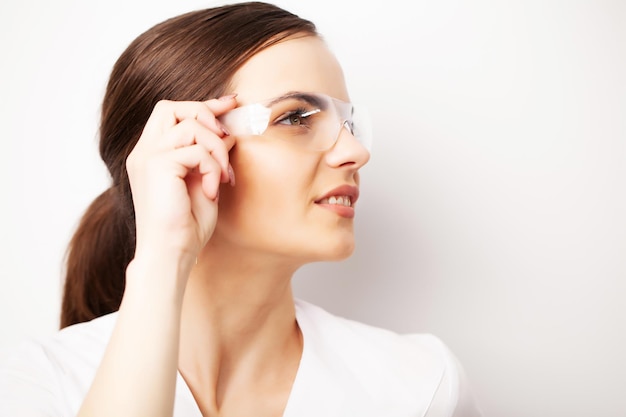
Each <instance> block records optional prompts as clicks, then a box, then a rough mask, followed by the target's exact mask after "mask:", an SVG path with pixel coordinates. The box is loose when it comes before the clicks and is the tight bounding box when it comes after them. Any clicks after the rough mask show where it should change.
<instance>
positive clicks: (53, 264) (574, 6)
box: [0, 0, 626, 417]
mask: <svg viewBox="0 0 626 417" xmlns="http://www.w3.org/2000/svg"><path fill="white" fill-rule="evenodd" d="M213 4H217V3H215V2H209V1H202V2H201V1H177V2H173V1H134V2H129V1H121V0H109V1H107V2H97V3H96V2H82V1H78V0H77V1H70V0H57V1H54V2H48V1H45V0H31V1H19V2H18V1H17V0H12V1H4V2H3V3H2V4H0V39H1V40H0V42H1V43H0V45H1V48H2V63H1V64H0V68H1V69H0V71H1V73H0V74H1V75H2V76H1V77H0V97H2V100H1V101H0V135H1V136H2V147H1V150H0V169H1V171H0V172H1V174H2V175H0V187H1V188H0V189H1V190H2V199H1V201H2V205H1V206H2V212H1V216H0V230H1V231H2V238H1V240H0V242H1V245H2V251H1V252H0V277H1V279H2V290H0V317H1V319H0V326H1V328H2V336H1V337H0V352H1V351H3V350H4V349H6V348H8V347H11V346H13V345H14V344H16V343H18V342H19V341H20V340H23V339H25V338H31V337H44V336H46V335H49V334H51V333H52V332H54V331H55V330H56V328H57V326H58V312H59V304H60V303H59V300H60V289H61V268H62V258H63V255H64V251H65V247H66V244H67V242H68V240H69V238H70V236H71V232H72V230H73V229H74V227H75V226H76V223H77V221H78V219H79V218H80V215H81V213H82V212H83V210H84V209H85V208H86V207H87V205H88V204H89V203H90V202H91V201H92V200H93V198H95V197H96V196H97V195H98V194H99V193H100V192H102V191H103V190H104V189H105V188H106V187H107V186H108V185H107V184H108V180H107V174H106V171H105V169H104V166H103V164H102V163H101V162H100V160H99V158H98V154H97V123H98V112H99V105H100V100H101V97H102V93H103V90H104V86H105V83H106V79H107V77H108V73H109V71H110V69H111V66H112V65H113V62H114V61H115V59H116V58H117V56H118V55H119V54H120V53H121V52H122V50H123V49H124V48H125V47H126V46H127V44H128V43H129V42H130V41H131V40H132V39H133V38H134V37H135V36H137V35H138V34H139V33H140V32H142V31H143V30H145V29H147V28H148V27H150V26H152V25H153V24H155V23H157V22H159V21H161V20H163V19H165V18H167V17H170V16H173V15H175V14H178V13H182V12H185V11H188V10H192V9H197V8H202V7H205V6H210V5H213ZM277 4H279V5H282V6H285V7H287V8H288V9H290V10H292V11H294V12H296V13H298V14H300V15H302V16H303V17H306V18H310V19H311V20H313V21H314V22H316V23H317V25H318V27H319V29H320V31H321V32H322V34H323V35H324V36H325V37H326V39H327V40H328V42H329V44H330V46H331V48H332V49H333V50H334V51H335V52H336V54H337V55H338V57H339V59H340V61H341V62H342V63H343V66H344V69H345V72H346V75H347V77H348V83H349V87H350V90H351V93H352V95H353V96H354V97H356V98H359V99H360V100H361V102H363V103H365V104H367V106H368V107H369V109H370V112H371V113H372V118H373V122H374V126H375V134H376V139H375V143H374V149H373V154H372V159H371V162H370V164H369V165H368V166H366V167H365V168H364V169H363V171H362V187H361V199H360V200H359V203H358V209H357V217H356V225H357V226H356V233H357V239H358V241H357V242H358V244H357V249H356V252H355V253H354V255H353V256H352V257H351V258H350V259H349V260H347V261H345V262H342V263H332V264H314V265H309V266H307V267H305V268H303V269H302V270H301V271H299V273H298V274H297V276H296V277H295V281H294V283H295V289H296V293H297V295H298V296H299V297H301V298H304V299H307V300H309V301H312V302H315V303H318V304H319V305H321V306H323V307H325V308H327V309H328V310H330V311H332V312H334V313H336V314H339V315H343V316H347V317H350V318H353V319H357V320H361V321H364V322H366V323H370V324H374V325H379V326H383V327H387V328H390V329H392V330H396V331H399V332H431V333H434V334H436V335H438V336H439V337H441V338H442V339H443V340H444V341H445V342H446V343H447V344H448V345H449V346H450V347H451V348H452V350H453V351H454V352H455V353H456V355H457V356H458V357H459V359H460V360H461V362H462V363H463V364H464V366H465V369H466V371H467V373H468V375H469V377H470V379H471V380H472V382H473V386H474V390H475V392H476V396H477V397H478V399H479V400H480V402H481V404H482V406H483V409H484V411H485V414H486V416H493V417H500V416H507V417H517V416H533V417H535V416H536V417H540V416H541V417H543V416H568V417H577V416H581V417H582V416H585V417H588V416H592V415H593V416H603V417H612V416H615V417H617V416H624V415H625V414H626V396H624V391H626V359H625V358H624V352H625V351H626V337H625V327H626V303H624V301H623V300H624V299H625V295H626V282H625V281H626V280H625V278H626V220H625V218H626V216H625V215H626V167H625V164H624V162H625V161H626V122H625V120H626V82H625V77H624V74H626V25H625V24H624V22H626V3H625V2H622V1H618V0H616V1H599V0H588V1H565V0H564V1H557V0H544V1H522V0H514V1H497V0H473V1H460V0H457V1H455V0H443V1H436V2H427V1H416V2H406V1H400V0H387V1H384V2H383V1H377V2H357V1H356V0H353V1H345V2H340V1H327V0H316V1H308V2H304V1H297V0H284V1H279V2H277Z"/></svg>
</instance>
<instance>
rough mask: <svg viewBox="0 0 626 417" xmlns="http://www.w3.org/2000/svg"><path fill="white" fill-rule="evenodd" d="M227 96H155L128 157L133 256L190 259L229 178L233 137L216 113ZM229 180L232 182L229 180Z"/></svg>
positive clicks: (229, 104) (227, 103)
mask: <svg viewBox="0 0 626 417" xmlns="http://www.w3.org/2000/svg"><path fill="white" fill-rule="evenodd" d="M235 106H236V101H235V99H234V97H233V96H227V97H223V98H222V99H214V100H209V101H206V102H174V101H160V102H159V103H157V105H156V106H155V107H154V110H153V112H152V114H151V115H150V118H149V119H148V122H147V123H146V126H145V127H144V130H143V133H142V134H141V137H140V138H139V141H138V142H137V144H136V146H135V148H134V149H133V151H132V152H131V153H130V155H129V156H128V159H127V161H126V169H127V171H128V177H129V181H130V186H131V191H132V196H133V204H134V207H135V219H136V227H137V243H136V245H137V246H136V253H135V257H137V256H138V255H139V254H145V253H152V256H183V257H185V258H186V259H191V260H193V259H195V258H196V256H197V255H198V253H199V252H200V250H201V249H202V248H203V247H204V246H205V245H206V243H207V242H208V240H209V239H210V238H211V235H212V234H213V231H214V229H215V224H216V220H217V198H218V191H219V186H220V183H224V182H229V181H231V177H232V175H233V174H232V168H231V167H230V164H229V162H228V151H229V150H230V149H231V148H232V147H233V145H234V140H233V139H232V138H231V137H230V136H228V134H227V132H226V131H225V130H224V128H223V127H222V125H221V124H220V122H219V121H218V120H217V119H216V117H217V116H220V115H221V114H223V113H225V112H227V111H228V110H231V109H233V108H234V107H235ZM231 182H232V181H231Z"/></svg>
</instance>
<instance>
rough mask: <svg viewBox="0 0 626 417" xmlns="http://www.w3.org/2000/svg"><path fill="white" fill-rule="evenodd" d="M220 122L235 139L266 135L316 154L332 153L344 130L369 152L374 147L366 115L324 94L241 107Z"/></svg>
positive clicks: (301, 94)
mask: <svg viewBox="0 0 626 417" xmlns="http://www.w3.org/2000/svg"><path fill="white" fill-rule="evenodd" d="M220 120H221V121H222V123H224V124H225V125H226V127H227V128H228V129H229V130H230V132H231V133H232V134H235V135H262V136H265V137H272V138H276V139H280V140H284V141H288V142H291V143H293V144H294V145H295V146H299V147H302V148H305V149H309V150H315V151H323V150H327V149H330V148H331V147H332V146H333V145H334V144H335V142H336V141H337V138H338V137H339V134H340V132H341V129H342V128H343V127H344V126H345V127H346V128H347V129H348V130H349V131H350V133H352V134H353V135H354V136H355V137H356V138H357V139H358V140H359V141H360V142H361V143H362V144H363V146H365V147H366V148H367V149H368V150H369V149H370V145H371V129H370V128H369V120H368V118H367V117H366V115H364V114H363V112H362V111H361V110H359V111H358V112H357V111H356V110H355V108H354V107H353V106H352V104H350V103H346V102H343V101H340V100H337V99H335V98H332V97H329V96H326V95H324V94H311V93H295V94H290V95H288V96H283V97H280V98H277V99H274V100H271V101H269V102H268V103H264V104H263V105H260V104H252V105H247V106H243V107H239V108H237V109H235V110H232V111H230V112H229V113H227V114H226V115H225V116H222V117H220Z"/></svg>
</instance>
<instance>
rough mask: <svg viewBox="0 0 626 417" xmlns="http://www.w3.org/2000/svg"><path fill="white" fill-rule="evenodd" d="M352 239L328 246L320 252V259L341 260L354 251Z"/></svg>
mask: <svg viewBox="0 0 626 417" xmlns="http://www.w3.org/2000/svg"><path fill="white" fill-rule="evenodd" d="M354 246H355V245H354V240H351V241H349V242H343V243H340V244H335V245H332V246H329V247H327V248H326V250H324V252H323V253H321V254H320V258H322V259H320V260H321V261H343V260H344V259H347V258H349V257H350V256H351V255H352V253H353V252H354Z"/></svg>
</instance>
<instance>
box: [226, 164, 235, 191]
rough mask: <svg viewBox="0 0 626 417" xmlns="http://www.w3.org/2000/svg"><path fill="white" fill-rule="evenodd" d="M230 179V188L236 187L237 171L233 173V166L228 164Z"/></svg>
mask: <svg viewBox="0 0 626 417" xmlns="http://www.w3.org/2000/svg"><path fill="white" fill-rule="evenodd" d="M228 179H229V180H230V186H231V187H234V186H235V171H233V167H232V165H231V164H228Z"/></svg>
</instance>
